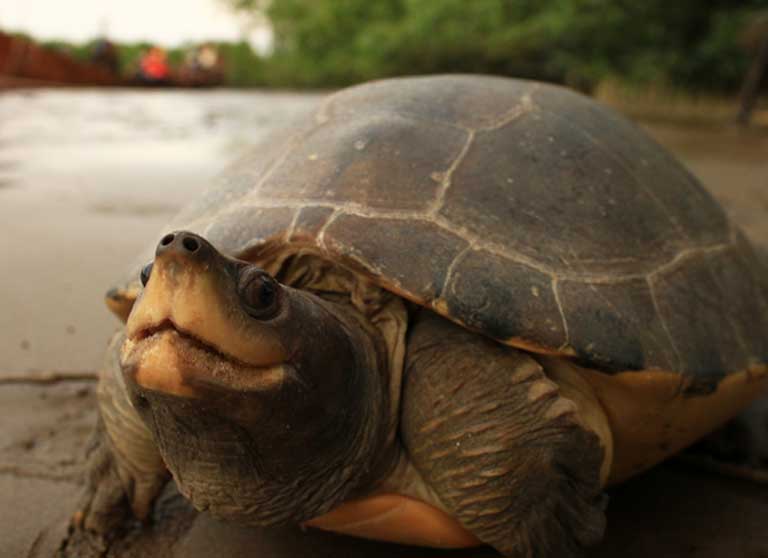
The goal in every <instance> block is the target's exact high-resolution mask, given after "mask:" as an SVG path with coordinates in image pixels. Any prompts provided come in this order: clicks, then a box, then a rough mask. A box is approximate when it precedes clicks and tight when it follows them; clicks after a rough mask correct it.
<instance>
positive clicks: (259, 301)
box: [238, 268, 280, 320]
mask: <svg viewBox="0 0 768 558" xmlns="http://www.w3.org/2000/svg"><path fill="white" fill-rule="evenodd" d="M238 290H239V291H240V298H241V300H242V301H243V306H245V310H246V311H247V312H248V314H250V315H251V316H252V317H254V318H256V319H257V320H268V319H270V318H272V317H273V316H274V315H275V314H276V313H277V308H278V299H279V295H280V285H279V284H278V283H277V281H275V280H274V279H273V278H272V277H271V276H270V275H269V274H267V273H266V272H264V271H262V270H261V269H257V268H250V269H248V270H246V271H245V272H244V273H243V274H242V275H241V276H240V281H239V285H238Z"/></svg>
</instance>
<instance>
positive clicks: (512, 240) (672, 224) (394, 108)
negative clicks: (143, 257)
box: [134, 76, 768, 391]
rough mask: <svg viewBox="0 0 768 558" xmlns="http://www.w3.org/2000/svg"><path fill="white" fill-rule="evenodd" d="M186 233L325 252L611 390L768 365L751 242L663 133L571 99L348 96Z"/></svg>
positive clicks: (455, 83)
mask: <svg viewBox="0 0 768 558" xmlns="http://www.w3.org/2000/svg"><path fill="white" fill-rule="evenodd" d="M168 229H169V230H174V229H188V230H192V231H194V232H197V233H198V234H201V235H203V236H205V237H206V238H208V239H209V240H210V241H211V242H212V243H213V244H214V245H215V246H217V247H218V248H219V249H220V250H222V251H223V252H224V253H227V254H230V255H233V256H236V257H238V256H239V257H243V255H245V254H248V255H249V257H250V258H251V259H253V257H254V254H257V253H258V251H259V250H260V249H262V248H264V247H266V246H269V247H270V249H274V248H275V247H278V248H281V247H282V248H284V249H289V248H291V247H292V246H293V247H295V246H297V245H302V246H310V247H313V248H314V249H317V250H319V251H320V252H321V253H323V254H325V255H326V256H327V257H329V258H332V259H334V260H337V261H339V263H341V264H344V265H348V266H352V267H354V268H355V269H357V270H360V271H362V272H364V273H366V274H368V275H370V276H371V277H372V278H373V279H374V281H376V282H377V283H379V284H380V285H382V286H383V287H385V288H387V289H389V290H391V291H393V292H395V293H397V294H399V295H401V296H403V297H405V298H407V299H409V300H411V301H414V302H416V303H418V304H421V305H423V306H426V307H430V308H432V309H434V310H435V311H437V312H439V313H440V314H442V315H443V316H446V317H448V318H450V319H451V320H454V321H455V322H458V323H460V324H463V325H464V326H466V327H467V328H471V329H473V330H476V331H478V332H481V333H483V334H485V335H488V336H490V337H493V338H495V339H497V340H499V341H501V342H503V343H507V344H509V345H512V346H517V347H522V348H525V349H528V350H532V351H537V352H542V353H553V354H561V355H567V356H570V357H573V358H575V359H577V360H578V361H579V362H581V363H582V364H586V365H588V366H590V367H592V368H596V369H598V370H601V371H603V372H606V373H615V372H618V371H628V370H649V369H658V370H665V371H673V372H677V373H679V374H682V375H683V376H685V382H684V384H685V385H686V387H687V389H688V390H694V391H709V390H711V389H713V388H714V387H715V386H716V385H717V383H718V382H719V381H720V379H721V378H723V377H724V376H725V375H727V374H728V373H731V372H736V371H741V370H745V369H749V368H750V367H751V366H755V365H758V366H760V365H763V364H765V363H766V361H768V335H767V332H768V279H767V278H768V271H767V270H766V267H765V265H764V264H763V263H762V262H761V261H759V260H758V258H756V256H755V253H754V251H753V249H752V247H751V246H750V245H749V244H748V242H747V241H746V240H745V238H744V236H743V235H742V234H741V233H740V232H739V231H738V230H737V229H736V228H735V227H734V226H733V224H731V223H730V222H729V220H728V218H727V217H726V215H725V214H724V212H723V210H722V208H721V207H720V206H719V205H718V204H717V203H716V202H715V201H714V200H713V199H712V197H711V196H710V195H709V194H708V193H707V192H706V191H705V190H704V189H703V188H702V186H701V185H700V183H699V182H698V181H697V180H696V178H694V177H693V176H692V175H691V174H690V173H689V172H688V171H687V170H686V169H685V168H684V167H683V166H682V165H681V164H680V163H678V162H677V161H676V160H675V159H674V158H673V157H672V156H671V155H670V154H669V153H667V152H666V151H665V150H664V149H662V148H661V147H660V146H659V145H658V144H656V143H655V142H654V141H653V140H651V139H650V138H649V137H648V136H647V135H646V134H645V133H643V132H642V131H641V130H640V129H638V128H637V127H636V126H634V125H633V124H631V123H630V122H628V121H627V120H625V119H624V118H622V117H620V116H619V115H617V114H615V113H614V112H612V111H611V110H608V109H606V108H604V107H602V106H600V105H599V104H597V103H595V102H594V101H592V100H590V99H588V98H586V97H584V96H581V95H579V94H576V93H574V92H572V91H570V90H567V89H564V88H561V87H556V86H551V85H544V84H540V83H535V82H529V81H523V80H513V79H506V78H495V77H482V76H437V77H418V78H405V79H392V80H384V81H378V82H373V83H369V84H365V85H361V86H357V87H352V88H349V89H345V90H342V91H340V92H338V93H336V94H334V95H331V96H330V97H328V98H327V99H326V100H325V102H323V103H322V104H321V105H320V106H319V108H318V109H317V111H316V112H315V113H314V114H313V115H312V116H311V117H309V118H308V119H307V120H306V121H305V122H303V123H300V124H299V125H298V126H296V127H295V128H292V129H290V130H287V131H286V132H284V133H283V134H282V136H281V137H274V138H272V139H271V140H270V141H269V142H268V143H266V144H264V145H263V146H262V147H260V148H259V149H257V150H255V151H254V152H253V153H252V154H251V155H250V156H249V157H247V158H245V159H244V160H242V161H240V162H239V163H238V164H237V165H235V167H234V168H233V169H231V170H230V172H229V173H228V174H227V175H226V176H225V177H224V178H223V180H222V182H220V183H219V184H217V185H216V186H215V187H213V188H212V189H210V190H209V191H208V192H207V193H206V194H205V195H204V196H202V197H201V198H200V199H199V200H197V201H196V202H195V203H193V204H192V205H191V206H189V207H188V208H187V209H185V210H184V211H183V212H182V213H181V214H180V215H179V216H178V217H177V218H176V219H175V220H174V221H173V222H172V223H171V224H170V225H169V227H168ZM147 258H148V256H147ZM136 276H137V274H136V275H134V277H136Z"/></svg>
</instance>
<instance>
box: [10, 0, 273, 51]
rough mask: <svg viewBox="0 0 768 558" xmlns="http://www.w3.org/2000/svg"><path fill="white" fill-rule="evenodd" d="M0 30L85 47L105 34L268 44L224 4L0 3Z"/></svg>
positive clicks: (199, 0) (153, 0) (205, 0)
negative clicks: (74, 43) (75, 43)
mask: <svg viewBox="0 0 768 558" xmlns="http://www.w3.org/2000/svg"><path fill="white" fill-rule="evenodd" d="M0 29H2V30H6V31H22V32H24V33H28V34H30V35H32V36H34V37H36V38H39V39H45V40H48V39H64V40H69V41H85V40H88V39H92V38H94V37H95V36H99V35H105V34H106V35H108V36H109V37H110V38H112V39H113V40H118V41H139V40H147V41H150V42H153V43H159V44H162V45H165V46H173V45H178V44H180V43H183V42H186V41H202V40H206V39H213V40H217V39H221V40H238V39H240V38H242V37H245V38H246V39H248V40H250V41H251V42H252V43H253V44H254V46H256V47H257V48H260V49H263V48H266V46H267V45H268V43H269V37H268V35H269V34H268V32H266V31H265V30H264V29H257V30H255V31H254V30H250V31H249V30H248V26H247V25H246V22H245V21H244V20H243V18H239V17H237V16H236V15H234V14H233V13H232V12H231V11H229V10H228V9H227V7H226V5H225V1H224V0H0Z"/></svg>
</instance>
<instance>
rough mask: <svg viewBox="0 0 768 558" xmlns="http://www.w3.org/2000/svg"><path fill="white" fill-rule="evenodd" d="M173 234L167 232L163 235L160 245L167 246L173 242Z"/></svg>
mask: <svg viewBox="0 0 768 558" xmlns="http://www.w3.org/2000/svg"><path fill="white" fill-rule="evenodd" d="M173 238H174V236H173V235H172V234H167V235H165V236H164V237H163V239H162V240H161V241H160V245H161V246H168V245H169V244H170V243H171V242H173Z"/></svg>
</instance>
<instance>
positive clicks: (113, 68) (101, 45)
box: [91, 39, 120, 76]
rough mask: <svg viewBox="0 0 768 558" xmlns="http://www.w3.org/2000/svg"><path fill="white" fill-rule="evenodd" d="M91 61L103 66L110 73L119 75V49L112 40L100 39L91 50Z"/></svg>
mask: <svg viewBox="0 0 768 558" xmlns="http://www.w3.org/2000/svg"><path fill="white" fill-rule="evenodd" d="M91 62H93V63H94V64H96V65H97V66H101V67H102V68H104V69H105V70H107V71H108V72H109V73H110V74H112V75H114V76H117V74H118V73H119V71H120V61H119V59H118V56H117V49H116V48H115V45H114V44H112V42H111V41H109V40H107V39H98V40H97V41H96V42H95V43H94V45H93V50H92V52H91Z"/></svg>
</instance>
